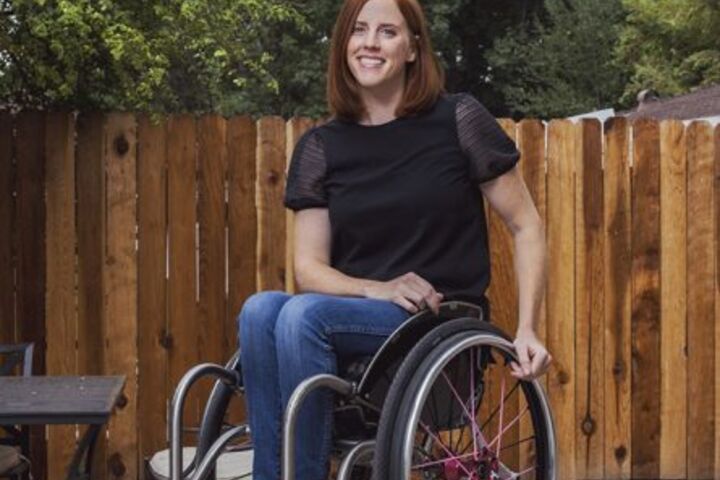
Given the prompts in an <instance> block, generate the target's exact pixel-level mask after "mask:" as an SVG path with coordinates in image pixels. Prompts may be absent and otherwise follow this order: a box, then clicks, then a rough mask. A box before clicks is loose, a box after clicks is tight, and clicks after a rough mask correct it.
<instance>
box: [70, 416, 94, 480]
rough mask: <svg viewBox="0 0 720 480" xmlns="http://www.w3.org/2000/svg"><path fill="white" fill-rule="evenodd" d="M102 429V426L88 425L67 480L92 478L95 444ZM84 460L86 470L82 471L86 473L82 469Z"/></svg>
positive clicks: (76, 450)
mask: <svg viewBox="0 0 720 480" xmlns="http://www.w3.org/2000/svg"><path fill="white" fill-rule="evenodd" d="M101 428H102V425H88V429H87V430H85V434H84V435H83V437H82V438H81V439H80V443H78V446H77V448H76V449H75V454H74V455H73V458H72V461H71V462H70V466H69V467H68V474H67V480H83V479H88V480H89V479H90V478H92V477H91V476H90V474H91V469H92V463H93V461H92V460H93V453H94V452H95V442H96V441H97V438H98V433H100V429H101ZM83 458H84V459H85V462H84V463H85V468H83V469H82V470H84V472H83V471H81V469H80V464H81V463H82V461H83Z"/></svg>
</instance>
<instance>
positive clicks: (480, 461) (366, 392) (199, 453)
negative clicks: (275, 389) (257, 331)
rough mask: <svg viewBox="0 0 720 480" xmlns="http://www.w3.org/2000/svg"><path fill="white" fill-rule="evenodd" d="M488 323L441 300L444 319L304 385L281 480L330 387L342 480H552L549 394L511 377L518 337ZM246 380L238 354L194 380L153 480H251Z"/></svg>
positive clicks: (433, 319)
mask: <svg viewBox="0 0 720 480" xmlns="http://www.w3.org/2000/svg"><path fill="white" fill-rule="evenodd" d="M487 318H488V315H487V308H481V307H479V306H477V305H473V304H469V303H465V302H459V301H451V302H444V303H442V304H441V305H440V312H439V315H435V314H433V313H432V312H430V311H429V310H425V311H421V312H419V313H417V314H415V315H414V316H411V317H410V318H408V319H407V320H406V321H405V322H404V323H403V324H402V325H401V326H400V327H399V328H398V329H397V330H396V331H395V332H394V333H393V334H392V335H391V336H390V337H389V338H387V340H386V341H385V342H384V343H383V345H382V346H381V348H380V349H379V350H378V351H377V353H376V354H375V355H374V356H372V357H366V358H358V359H353V361H352V362H348V363H346V364H341V365H338V376H334V375H327V374H322V375H316V376H314V377H311V378H308V379H306V380H305V381H303V382H302V383H301V384H300V385H298V387H297V388H296V389H295V391H294V393H293V395H292V396H291V398H290V400H289V402H288V405H287V406H286V410H285V414H284V416H285V418H284V425H283V446H282V447H283V448H282V459H281V461H282V479H283V480H294V475H295V472H294V462H293V459H294V455H295V444H294V433H295V421H296V418H297V413H298V410H299V407H300V406H301V405H302V402H303V400H304V399H305V397H306V396H307V395H308V394H309V393H310V392H311V391H313V390H314V389H316V388H329V389H331V390H333V391H334V392H335V393H336V395H335V397H336V400H335V407H334V430H333V438H334V440H333V442H334V446H333V457H334V459H336V460H337V462H338V464H337V477H336V478H337V479H338V480H350V479H369V478H372V479H374V480H406V479H407V480H409V479H447V480H461V479H462V480H490V479H493V480H495V479H502V480H508V479H522V480H524V479H537V480H555V479H556V468H555V451H556V441H555V430H554V424H553V418H552V414H551V410H550V407H549V404H548V401H547V398H546V395H545V392H544V390H543V388H542V386H541V385H540V383H539V382H538V381H537V380H533V381H531V382H526V381H520V380H517V379H516V378H515V377H512V376H511V375H510V366H509V363H510V362H511V361H516V360H517V358H516V354H515V351H514V348H513V344H512V339H511V337H509V336H508V335H507V334H506V333H504V332H503V331H502V330H500V329H499V328H498V327H496V326H495V325H493V324H491V323H490V322H489V321H487ZM241 372H242V365H241V364H240V361H239V352H238V353H236V354H235V356H234V357H233V358H232V359H231V360H230V362H228V364H227V365H225V366H224V367H223V366H220V365H215V364H202V365H198V366H196V367H194V368H192V369H191V370H189V371H188V372H187V373H186V374H185V376H184V377H183V378H182V380H181V381H180V383H179V384H178V387H177V389H176V391H175V395H174V397H173V400H172V404H171V414H170V415H171V419H170V425H169V427H170V444H171V445H170V450H169V475H167V476H163V475H156V478H170V479H171V480H181V479H193V480H201V479H210V478H212V479H215V478H218V479H219V478H237V479H240V478H242V479H251V478H252V441H251V439H250V438H251V432H250V429H249V426H248V425H229V424H226V423H225V422H224V418H225V413H226V410H227V409H228V405H229V402H230V399H231V398H232V397H233V396H235V395H242V394H243V385H242V373H241ZM208 375H209V376H212V377H216V378H217V380H216V382H215V385H214V387H213V389H212V391H211V393H210V396H209V398H208V401H207V403H206V405H205V409H204V413H203V417H202V421H201V424H200V428H199V433H198V442H197V447H196V448H195V449H194V450H191V449H188V448H183V447H182V445H181V433H182V431H183V426H182V410H183V405H184V400H185V396H186V394H187V392H188V390H189V389H190V387H191V386H192V385H193V384H194V383H195V381H197V380H198V379H199V378H201V377H204V376H208ZM524 417H526V418H525V419H524V420H523V418H524ZM521 422H523V427H522V429H520V428H519V424H520V423H521ZM519 430H522V435H520V433H519ZM511 431H512V432H514V434H513V435H512V436H511V435H510V432H511ZM521 436H523V438H520V437H521ZM510 437H511V438H510ZM165 452H166V456H165V459H166V461H167V453H168V451H165ZM190 454H192V458H188V457H189V456H190ZM183 457H185V458H183Z"/></svg>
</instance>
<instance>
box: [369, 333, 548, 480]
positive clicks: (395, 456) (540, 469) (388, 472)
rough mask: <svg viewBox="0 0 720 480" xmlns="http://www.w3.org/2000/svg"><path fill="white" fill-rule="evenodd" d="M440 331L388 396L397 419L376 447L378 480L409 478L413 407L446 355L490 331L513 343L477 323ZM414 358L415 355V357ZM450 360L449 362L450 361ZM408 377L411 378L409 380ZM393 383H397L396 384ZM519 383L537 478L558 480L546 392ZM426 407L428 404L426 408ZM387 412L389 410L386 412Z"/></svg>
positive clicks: (390, 410)
mask: <svg viewBox="0 0 720 480" xmlns="http://www.w3.org/2000/svg"><path fill="white" fill-rule="evenodd" d="M475 322H476V325H477V320H475ZM458 325H461V323H460V322H459V323H458ZM451 330H453V331H454V333H453V334H451V335H444V334H443V333H447V332H448V331H451ZM438 333H440V334H441V335H439V336H442V337H443V339H442V340H441V341H439V342H438V341H437V340H436V338H435V335H433V334H431V335H428V337H430V339H429V340H428V342H427V343H428V344H433V346H432V348H430V351H427V345H423V347H424V348H423V349H422V351H421V350H420V346H421V344H423V343H425V342H421V344H418V347H417V348H416V349H413V351H412V352H411V355H409V356H408V359H407V360H408V362H407V370H404V371H402V372H400V371H399V372H398V376H397V377H396V378H398V379H401V380H402V382H403V383H402V384H398V388H397V391H396V393H395V395H394V396H393V398H390V397H389V396H388V401H387V402H386V408H387V411H388V413H392V417H393V418H387V424H386V425H384V431H383V435H384V438H383V439H382V440H383V445H382V448H378V449H376V455H375V456H376V459H377V462H376V468H377V471H378V473H379V474H382V475H384V476H383V477H377V478H378V479H382V480H390V479H392V480H405V468H406V466H405V465H404V463H403V458H404V454H405V452H406V449H407V447H408V446H407V445H405V438H407V437H408V432H410V433H412V432H411V431H410V429H412V431H415V428H416V425H410V422H411V416H412V412H413V409H414V408H416V407H415V405H414V404H415V403H416V399H417V398H418V395H420V389H421V385H422V384H423V383H427V379H428V377H429V375H430V374H431V370H433V369H437V368H439V366H440V362H443V360H442V358H443V357H445V356H446V355H447V353H448V352H449V351H451V350H452V349H453V348H454V347H456V346H459V344H460V343H461V342H466V341H467V342H475V341H476V340H475V339H477V336H478V333H488V334H490V335H491V336H494V337H496V338H499V339H502V340H505V341H508V342H511V339H510V338H509V337H508V336H507V335H505V334H504V333H503V332H501V331H500V330H499V329H497V328H495V327H492V328H477V326H475V327H474V328H473V327H472V326H471V328H467V329H465V330H463V331H460V332H458V331H457V330H456V329H455V328H452V327H448V330H447V331H445V332H438ZM484 345H485V344H483V343H475V344H474V347H478V346H484ZM474 347H473V348H474ZM416 350H417V352H416ZM488 350H489V348H488ZM466 351H467V350H462V351H460V352H459V353H457V355H455V356H453V357H451V358H453V359H455V358H458V359H459V357H460V355H461V354H462V353H464V352H466ZM498 352H499V350H498ZM502 356H504V357H505V360H506V361H508V360H509V359H511V358H514V352H512V353H511V354H508V353H507V352H503V353H502ZM410 357H413V358H412V359H411V358H410ZM418 360H419V361H418ZM445 360H447V359H445ZM450 361H452V360H450ZM450 361H448V362H447V363H450ZM411 362H412V364H411ZM447 363H444V364H443V365H446V364H447ZM411 369H412V371H411ZM401 370H402V367H401ZM401 374H402V377H401ZM408 377H410V378H409V379H408ZM393 386H395V385H394V384H393ZM519 386H520V387H521V388H520V391H522V392H523V393H524V395H525V399H526V402H527V404H528V407H529V412H530V415H531V418H532V424H533V429H534V432H535V436H536V439H535V442H534V445H535V452H536V460H535V467H534V468H535V478H536V479H537V480H554V471H555V470H554V459H553V456H554V451H555V450H554V433H553V427H552V418H551V417H550V416H549V410H548V409H547V404H546V403H544V402H543V401H542V399H543V398H544V397H543V393H542V391H541V390H540V391H538V388H539V387H537V384H536V383H534V382H520V383H519ZM391 400H392V402H391ZM423 403H424V402H423ZM422 409H423V410H424V407H422ZM421 411H422V410H421ZM384 412H385V410H384V411H383V413H384ZM379 434H380V432H379ZM378 436H379V435H378ZM433 478H444V475H442V474H435V475H433Z"/></svg>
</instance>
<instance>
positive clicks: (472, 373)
mask: <svg viewBox="0 0 720 480" xmlns="http://www.w3.org/2000/svg"><path fill="white" fill-rule="evenodd" d="M473 353H475V349H474V348H470V402H471V408H472V420H471V423H472V437H473V458H478V450H477V433H476V432H477V427H478V424H477V421H476V419H477V416H476V412H475V361H474V358H473Z"/></svg>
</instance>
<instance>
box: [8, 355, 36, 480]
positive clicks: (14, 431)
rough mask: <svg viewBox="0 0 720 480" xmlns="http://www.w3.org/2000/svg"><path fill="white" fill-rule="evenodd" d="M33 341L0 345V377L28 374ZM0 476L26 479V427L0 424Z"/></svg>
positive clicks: (27, 439)
mask: <svg viewBox="0 0 720 480" xmlns="http://www.w3.org/2000/svg"><path fill="white" fill-rule="evenodd" d="M33 348H34V344H33V343H20V344H13V345H5V344H0V376H12V375H20V376H25V377H28V376H30V375H32V358H33ZM0 429H2V430H3V431H4V432H5V436H3V437H0V478H13V479H16V480H19V479H22V478H24V479H27V478H30V461H29V460H28V454H29V451H30V430H29V428H28V427H27V426H15V425H2V426H0Z"/></svg>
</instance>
